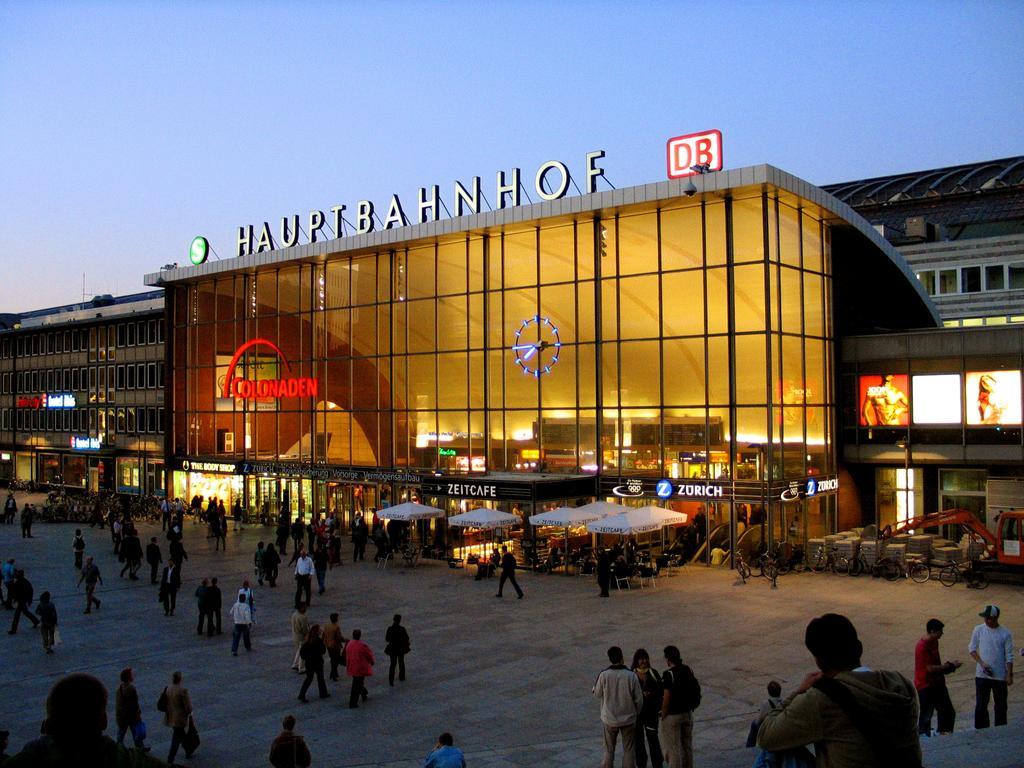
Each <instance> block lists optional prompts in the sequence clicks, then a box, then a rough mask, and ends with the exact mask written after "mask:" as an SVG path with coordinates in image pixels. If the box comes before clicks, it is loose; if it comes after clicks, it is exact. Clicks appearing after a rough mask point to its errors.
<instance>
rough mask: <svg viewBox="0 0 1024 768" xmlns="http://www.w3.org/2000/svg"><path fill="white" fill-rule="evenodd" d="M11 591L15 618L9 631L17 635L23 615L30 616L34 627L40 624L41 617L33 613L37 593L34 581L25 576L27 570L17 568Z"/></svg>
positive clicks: (10, 633)
mask: <svg viewBox="0 0 1024 768" xmlns="http://www.w3.org/2000/svg"><path fill="white" fill-rule="evenodd" d="M11 593H12V595H13V600H14V619H13V620H12V621H11V628H10V630H9V631H8V632H7V634H9V635H15V634H17V633H18V622H19V620H20V619H21V617H22V616H28V618H29V621H31V622H32V626H33V627H38V626H39V619H38V618H36V615H35V614H34V613H32V609H31V606H32V599H33V597H34V595H35V592H34V590H33V589H32V582H31V581H29V580H28V579H26V578H25V572H24V571H23V570H20V569H19V570H17V571H15V572H14V582H13V583H12V584H11Z"/></svg>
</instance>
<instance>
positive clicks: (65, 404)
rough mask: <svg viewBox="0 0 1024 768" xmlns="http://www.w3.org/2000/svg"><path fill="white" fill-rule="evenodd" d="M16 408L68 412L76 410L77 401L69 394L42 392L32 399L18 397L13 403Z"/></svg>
mask: <svg viewBox="0 0 1024 768" xmlns="http://www.w3.org/2000/svg"><path fill="white" fill-rule="evenodd" d="M14 405H15V407H16V408H33V409H40V408H52V409H54V410H68V409H70V408H76V407H77V406H78V401H77V400H76V399H75V396H74V395H73V394H72V393H70V392H54V393H47V392H44V393H43V394H41V395H35V396H34V397H28V396H26V397H19V398H18V399H17V400H16V401H15V404H14Z"/></svg>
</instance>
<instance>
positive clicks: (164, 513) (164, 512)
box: [160, 497, 177, 531]
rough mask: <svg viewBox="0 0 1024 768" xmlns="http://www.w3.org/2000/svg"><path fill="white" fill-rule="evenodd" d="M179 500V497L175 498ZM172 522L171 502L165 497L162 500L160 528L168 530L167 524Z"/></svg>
mask: <svg viewBox="0 0 1024 768" xmlns="http://www.w3.org/2000/svg"><path fill="white" fill-rule="evenodd" d="M175 501H177V499H175ZM170 524H171V502H169V501H168V500H167V498H166V497H164V499H163V501H161V502H160V530H161V531H166V530H167V526H169V525H170Z"/></svg>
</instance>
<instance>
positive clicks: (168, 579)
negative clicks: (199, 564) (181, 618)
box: [160, 559, 181, 616]
mask: <svg viewBox="0 0 1024 768" xmlns="http://www.w3.org/2000/svg"><path fill="white" fill-rule="evenodd" d="M180 588H181V574H180V573H179V572H178V564H177V563H176V562H175V561H174V560H173V559H172V560H168V561H167V566H166V567H165V568H164V572H163V576H161V577H160V602H162V603H163V604H164V616H173V615H174V607H175V605H176V604H177V602H178V590H179V589H180Z"/></svg>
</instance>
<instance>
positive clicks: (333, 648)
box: [324, 613, 347, 682]
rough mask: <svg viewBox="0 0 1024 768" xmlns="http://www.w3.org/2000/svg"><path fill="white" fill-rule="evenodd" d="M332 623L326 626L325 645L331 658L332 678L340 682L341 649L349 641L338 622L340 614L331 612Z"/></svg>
mask: <svg viewBox="0 0 1024 768" xmlns="http://www.w3.org/2000/svg"><path fill="white" fill-rule="evenodd" d="M330 618H331V623H330V624H328V625H327V626H326V627H325V628H324V645H326V646H327V655H328V656H329V657H330V659H331V680H333V681H334V682H338V667H340V666H341V651H342V649H343V648H344V647H345V643H346V642H347V641H346V639H345V636H344V635H343V634H342V633H341V625H340V624H338V614H336V613H332V614H331V617H330Z"/></svg>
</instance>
